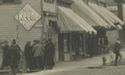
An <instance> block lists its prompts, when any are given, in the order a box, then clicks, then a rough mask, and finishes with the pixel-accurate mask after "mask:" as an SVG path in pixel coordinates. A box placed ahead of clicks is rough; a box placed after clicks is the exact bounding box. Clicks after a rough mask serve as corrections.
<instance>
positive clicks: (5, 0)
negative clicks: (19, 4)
mask: <svg viewBox="0 0 125 75" xmlns="http://www.w3.org/2000/svg"><path fill="white" fill-rule="evenodd" d="M14 2H15V1H14V0H3V3H14Z"/></svg>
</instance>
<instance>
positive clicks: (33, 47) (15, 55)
mask: <svg viewBox="0 0 125 75" xmlns="http://www.w3.org/2000/svg"><path fill="white" fill-rule="evenodd" d="M1 48H2V50H3V61H2V65H1V69H4V68H5V67H7V66H9V67H10V68H11V73H12V75H16V73H17V71H18V68H19V64H20V59H21V57H22V56H23V57H25V61H26V70H28V71H32V70H43V69H52V68H53V67H54V55H55V54H54V53H55V47H54V44H53V43H52V40H51V39H48V40H46V41H42V42H40V41H39V40H34V41H33V43H32V42H31V41H28V42H27V43H26V45H25V47H24V50H21V48H20V46H19V45H18V44H17V43H16V40H13V41H12V43H11V45H9V44H8V41H4V42H3V43H1Z"/></svg>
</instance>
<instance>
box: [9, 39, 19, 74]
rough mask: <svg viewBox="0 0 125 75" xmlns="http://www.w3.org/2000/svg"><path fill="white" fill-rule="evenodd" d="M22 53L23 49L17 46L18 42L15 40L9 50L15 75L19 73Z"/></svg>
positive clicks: (10, 62)
mask: <svg viewBox="0 0 125 75" xmlns="http://www.w3.org/2000/svg"><path fill="white" fill-rule="evenodd" d="M20 52H21V49H20V47H19V45H18V44H16V40H13V41H12V45H11V46H10V47H9V50H8V59H9V60H8V61H9V66H10V68H11V72H12V74H13V75H16V73H17V71H18V66H19V61H20V57H21V55H20Z"/></svg>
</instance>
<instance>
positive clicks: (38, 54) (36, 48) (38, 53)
mask: <svg viewBox="0 0 125 75" xmlns="http://www.w3.org/2000/svg"><path fill="white" fill-rule="evenodd" d="M43 51H44V49H43V47H42V45H41V44H36V45H35V46H34V47H33V52H34V57H41V56H43V54H44V53H43Z"/></svg>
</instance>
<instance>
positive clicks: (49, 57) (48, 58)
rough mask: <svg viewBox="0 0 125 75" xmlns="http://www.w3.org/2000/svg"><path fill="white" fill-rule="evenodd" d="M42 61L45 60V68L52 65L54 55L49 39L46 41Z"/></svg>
mask: <svg viewBox="0 0 125 75" xmlns="http://www.w3.org/2000/svg"><path fill="white" fill-rule="evenodd" d="M44 54H45V55H44V56H45V58H44V61H45V68H46V69H52V68H53V66H54V55H55V47H54V44H53V43H52V41H51V39H49V40H48V41H47V42H46V45H45V51H44Z"/></svg>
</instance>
